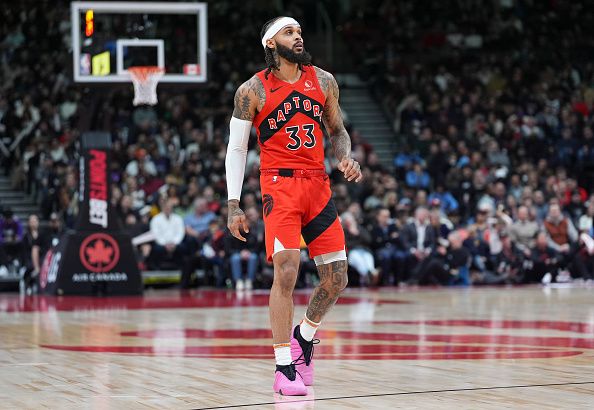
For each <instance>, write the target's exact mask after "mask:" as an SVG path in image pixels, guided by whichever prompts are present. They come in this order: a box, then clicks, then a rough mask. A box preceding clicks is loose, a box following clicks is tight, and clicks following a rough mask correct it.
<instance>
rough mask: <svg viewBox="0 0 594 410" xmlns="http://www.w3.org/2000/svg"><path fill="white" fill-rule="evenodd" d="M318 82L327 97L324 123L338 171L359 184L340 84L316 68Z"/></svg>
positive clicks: (358, 167)
mask: <svg viewBox="0 0 594 410" xmlns="http://www.w3.org/2000/svg"><path fill="white" fill-rule="evenodd" d="M316 73H317V76H318V82H319V83H320V87H322V90H323V91H324V94H325V95H326V104H325V106H324V114H323V115H322V121H323V122H324V125H325V126H326V130H327V131H328V136H329V137H330V142H331V144H332V148H333V150H334V155H335V156H336V159H338V161H339V164H338V169H339V170H340V171H342V172H343V173H344V177H345V178H346V179H347V180H348V181H353V180H354V181H355V182H359V181H361V179H362V178H363V175H362V173H361V167H360V166H359V163H358V162H357V161H355V160H353V159H352V158H351V137H350V136H349V133H348V132H347V130H346V129H345V127H344V122H343V120H342V111H341V110H340V105H339V104H338V95H339V91H338V84H337V83H336V79H335V78H334V76H333V75H332V74H330V73H328V72H326V71H324V70H322V69H319V68H317V67H316Z"/></svg>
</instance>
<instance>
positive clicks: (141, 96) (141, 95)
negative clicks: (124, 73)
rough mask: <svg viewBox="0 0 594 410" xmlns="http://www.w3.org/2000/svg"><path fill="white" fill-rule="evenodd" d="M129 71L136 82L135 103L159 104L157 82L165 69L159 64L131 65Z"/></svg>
mask: <svg viewBox="0 0 594 410" xmlns="http://www.w3.org/2000/svg"><path fill="white" fill-rule="evenodd" d="M128 73H130V76H131V77H132V82H133V83H134V101H133V102H132V104H134V105H141V104H146V105H155V104H157V84H158V83H159V80H160V79H161V77H162V76H163V74H165V69H164V68H162V67H157V66H137V67H129V68H128Z"/></svg>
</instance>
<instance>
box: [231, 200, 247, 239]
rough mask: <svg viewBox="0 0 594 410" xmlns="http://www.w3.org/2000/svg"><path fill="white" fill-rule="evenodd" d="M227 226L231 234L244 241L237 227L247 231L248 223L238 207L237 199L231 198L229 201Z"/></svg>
mask: <svg viewBox="0 0 594 410" xmlns="http://www.w3.org/2000/svg"><path fill="white" fill-rule="evenodd" d="M227 228H229V231H231V235H233V236H234V237H236V238H237V239H239V240H241V241H244V242H246V239H245V238H244V237H243V236H242V235H241V232H240V231H239V229H240V228H241V230H242V231H243V232H245V233H249V231H250V227H249V225H248V222H247V219H246V217H245V214H244V213H243V211H242V210H241V208H240V207H239V201H238V200H236V199H232V200H231V201H229V216H228V217H227Z"/></svg>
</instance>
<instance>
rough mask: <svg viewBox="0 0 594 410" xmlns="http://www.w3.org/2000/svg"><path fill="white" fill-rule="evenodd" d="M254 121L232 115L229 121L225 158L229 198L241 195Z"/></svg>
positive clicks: (236, 197)
mask: <svg viewBox="0 0 594 410" xmlns="http://www.w3.org/2000/svg"><path fill="white" fill-rule="evenodd" d="M251 129H252V122H251V121H246V120H240V119H239V118H235V117H231V122H230V123H229V145H228V146H227V157H226V158H225V170H226V174H227V199H229V200H231V199H237V200H239V198H240V197H241V187H242V186H243V177H244V175H245V161H246V158H247V151H248V141H249V138H250V131H251Z"/></svg>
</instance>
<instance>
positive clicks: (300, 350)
mask: <svg viewBox="0 0 594 410" xmlns="http://www.w3.org/2000/svg"><path fill="white" fill-rule="evenodd" d="M318 343H320V339H313V340H312V341H311V342H308V341H307V340H305V339H304V338H303V337H302V336H301V333H300V332H299V325H297V326H295V327H294V328H293V334H292V335H291V358H292V359H293V362H294V363H295V370H297V372H298V373H299V374H300V375H301V377H302V378H303V383H304V384H305V385H306V386H313V379H314V377H313V376H314V365H313V350H314V349H313V347H314V345H315V344H318Z"/></svg>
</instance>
